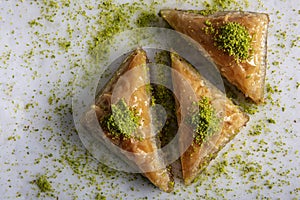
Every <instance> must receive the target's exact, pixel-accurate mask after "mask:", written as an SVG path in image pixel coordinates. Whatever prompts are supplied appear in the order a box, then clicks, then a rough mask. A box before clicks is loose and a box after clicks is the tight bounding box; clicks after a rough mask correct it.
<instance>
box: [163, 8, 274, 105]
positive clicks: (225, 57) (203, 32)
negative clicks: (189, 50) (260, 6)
mask: <svg viewBox="0 0 300 200" xmlns="http://www.w3.org/2000/svg"><path fill="white" fill-rule="evenodd" d="M203 14H205V12H203V11H182V10H173V9H166V10H162V11H161V16H162V17H163V18H164V19H165V20H166V21H167V22H168V23H169V24H170V26H171V27H172V28H174V29H175V30H176V31H179V32H181V33H183V34H186V35H188V36H190V37H191V38H192V39H194V40H195V41H196V42H198V43H199V44H200V45H201V46H202V47H203V48H204V49H205V50H206V51H207V52H208V54H209V55H210V57H211V58H212V60H213V61H214V62H215V64H216V66H217V67H218V69H219V70H220V72H221V74H222V76H224V77H225V78H226V79H227V80H228V81H229V82H230V83H231V84H233V85H235V86H236V87H237V88H238V89H239V90H241V91H242V92H243V93H244V94H245V96H246V97H250V98H251V99H252V100H253V101H254V102H256V103H261V102H263V101H264V84H265V74H266V65H267V64H266V57H267V29H268V23H269V17H268V15H267V14H263V13H253V12H240V11H233V12H217V13H214V14H209V15H203Z"/></svg>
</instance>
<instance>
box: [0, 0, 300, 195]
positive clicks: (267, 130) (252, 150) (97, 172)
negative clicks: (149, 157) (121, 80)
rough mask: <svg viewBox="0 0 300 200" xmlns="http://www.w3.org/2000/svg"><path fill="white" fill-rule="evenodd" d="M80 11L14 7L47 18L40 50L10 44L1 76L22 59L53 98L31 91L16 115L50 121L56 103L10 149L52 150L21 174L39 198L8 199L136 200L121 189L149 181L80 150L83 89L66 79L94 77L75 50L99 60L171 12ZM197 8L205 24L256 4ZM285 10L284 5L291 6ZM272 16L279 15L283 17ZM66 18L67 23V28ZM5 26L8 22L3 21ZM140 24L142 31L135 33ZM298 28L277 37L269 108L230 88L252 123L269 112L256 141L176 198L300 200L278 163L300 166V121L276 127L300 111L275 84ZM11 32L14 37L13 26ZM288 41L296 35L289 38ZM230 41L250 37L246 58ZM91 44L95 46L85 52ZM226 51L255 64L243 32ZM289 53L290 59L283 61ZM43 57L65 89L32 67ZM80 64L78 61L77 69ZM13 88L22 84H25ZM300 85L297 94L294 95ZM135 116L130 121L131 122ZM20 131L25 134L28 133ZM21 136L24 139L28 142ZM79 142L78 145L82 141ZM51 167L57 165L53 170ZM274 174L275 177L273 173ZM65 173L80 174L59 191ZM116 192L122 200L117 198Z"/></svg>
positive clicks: (251, 131) (36, 28) (78, 7)
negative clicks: (274, 198) (77, 113)
mask: <svg viewBox="0 0 300 200" xmlns="http://www.w3.org/2000/svg"><path fill="white" fill-rule="evenodd" d="M74 2H75V1H74ZM74 2H73V1H72V2H71V1H70V0H60V1H52V0H50V1H46V0H43V1H30V2H26V1H23V0H20V1H14V2H11V5H13V6H14V7H15V9H20V8H23V6H22V4H23V3H27V4H29V6H34V7H38V8H39V10H40V13H39V16H37V17H35V18H34V19H30V20H29V21H28V26H29V27H30V28H31V30H30V32H29V34H30V35H32V43H28V44H26V47H28V48H26V50H25V51H24V54H23V55H16V54H14V53H13V51H12V50H11V49H10V46H8V45H7V44H3V45H4V49H5V51H4V52H3V53H2V54H1V57H0V61H1V65H0V69H1V70H2V69H9V68H8V64H9V60H11V59H12V58H13V57H15V56H19V57H20V59H21V60H23V64H22V65H21V66H20V67H21V68H24V69H26V71H27V73H28V74H32V75H31V78H32V80H33V81H38V80H41V79H42V78H43V79H45V78H48V80H49V81H48V82H47V85H48V87H50V89H49V92H46V91H43V90H40V89H39V88H33V89H32V90H33V91H32V92H31V91H29V90H30V89H29V88H30V87H28V91H25V93H24V95H29V94H33V95H32V100H31V101H30V102H28V103H26V104H25V105H23V104H19V103H18V102H17V101H16V100H12V102H11V103H12V104H13V105H14V106H15V107H14V108H13V110H14V112H15V113H16V114H18V113H19V111H20V110H22V109H23V110H24V112H25V113H26V112H29V111H30V112H33V113H36V112H37V111H39V112H43V110H41V108H40V107H42V106H41V105H40V104H39V101H38V100H37V99H38V98H37V97H41V98H44V99H46V100H45V102H48V103H49V108H47V109H46V110H45V111H44V114H39V115H37V114H35V115H33V116H32V117H31V119H24V123H25V122H28V123H25V124H24V125H22V126H23V127H22V128H18V129H15V130H14V131H13V132H12V134H11V135H10V136H8V142H18V141H19V140H21V139H23V138H28V137H29V136H30V135H35V138H39V139H38V140H37V142H40V143H41V144H42V145H43V144H44V152H40V153H39V154H37V155H36V156H35V159H34V160H27V162H26V163H28V162H30V161H32V163H31V164H30V163H29V164H24V165H23V169H24V170H23V171H20V172H19V178H20V179H21V180H22V179H23V180H24V181H25V180H28V179H31V181H29V182H30V183H31V184H32V191H28V192H27V193H20V192H16V193H15V194H13V193H11V192H9V191H10V189H7V190H6V191H7V192H6V194H7V195H9V196H6V197H9V198H13V199H14V198H18V197H24V196H25V198H26V196H28V198H30V197H31V198H32V196H31V193H33V192H34V191H35V190H37V189H38V190H39V191H38V192H37V195H38V197H41V198H45V197H47V196H51V197H53V198H58V195H59V194H61V193H64V195H67V196H68V197H69V198H71V199H77V198H80V199H87V198H88V199H106V197H108V198H109V199H111V198H114V199H122V198H134V197H133V196H130V194H128V190H127V189H125V190H123V189H121V188H122V187H124V186H122V185H123V184H124V185H128V184H129V185H134V183H135V181H136V180H137V179H140V176H138V175H135V174H125V173H121V172H117V171H114V170H111V169H110V168H108V167H106V166H104V165H102V164H101V163H97V162H95V160H94V159H93V158H92V156H91V155H90V154H89V153H88V152H87V151H86V150H85V148H84V147H82V146H80V145H79V144H75V143H74V138H77V136H76V131H75V130H74V128H73V129H72V128H71V129H70V128H69V127H72V120H70V121H69V120H67V119H66V116H71V103H70V100H71V97H72V85H73V81H74V79H72V78H71V79H70V80H69V81H68V82H64V81H63V79H61V78H62V77H64V76H66V75H69V76H74V73H75V72H76V71H77V69H79V68H82V69H84V68H86V69H88V70H86V71H90V70H91V69H89V67H90V66H89V65H88V62H86V60H84V59H83V58H81V57H80V55H79V54H78V50H76V51H74V50H73V49H74V48H75V47H76V48H75V49H78V48H79V49H80V48H82V51H80V52H81V53H82V52H85V49H89V52H90V53H91V52H93V50H94V49H96V47H97V45H99V44H101V43H102V42H103V41H105V40H107V39H109V38H110V37H111V36H113V35H114V34H116V33H118V32H121V31H123V30H126V29H130V28H132V27H135V26H138V27H143V26H149V25H152V24H155V23H156V22H157V19H158V18H156V17H155V16H157V15H156V13H157V12H158V9H159V7H160V6H161V3H162V2H159V1H152V3H151V4H150V5H149V4H147V3H144V2H143V1H137V2H135V3H125V4H115V3H113V2H112V1H110V0H105V1H99V2H98V3H95V4H92V3H91V2H89V1H84V3H80V4H79V3H76V2H75V3H74ZM196 2H198V1H189V0H186V1H185V3H186V4H188V5H192V6H195V7H197V8H200V9H203V8H205V11H201V14H210V13H213V12H216V11H219V10H241V9H243V8H247V7H248V6H249V2H248V1H247V0H244V1H236V0H212V1H211V2H208V1H201V2H198V3H196ZM282 3H283V4H284V2H282ZM262 7H263V5H262V4H261V2H260V1H258V6H257V8H258V9H261V8H262ZM1 11H3V10H1ZM4 11H5V12H7V13H8V14H9V15H15V14H16V13H18V15H19V17H20V18H21V19H22V13H23V12H21V11H20V12H14V9H9V10H4ZM267 12H273V10H269V11H267ZM290 12H294V14H295V15H297V14H298V15H299V10H295V9H292V10H290ZM134 15H138V16H137V18H136V19H135V18H134V17H133V16H134ZM61 16H63V18H62V17H61ZM272 18H273V20H274V21H272V23H280V21H281V20H282V19H284V18H285V15H284V14H283V13H280V11H277V12H276V13H275V14H274V15H273V17H272ZM0 20H2V16H1V14H0ZM61 20H63V21H61ZM78 21H81V22H83V23H85V24H87V26H86V30H80V29H78V27H77V23H78ZM132 21H133V22H134V23H131V22H132ZM58 23H63V24H65V27H64V28H62V29H60V30H59V32H65V34H59V33H58V32H47V30H48V29H47V26H49V25H50V26H52V25H53V26H55V24H58ZM74 24H75V25H74ZM10 25H11V26H12V25H14V22H11V23H10ZM297 26H298V24H297V23H296V21H295V23H292V24H290V23H288V24H285V27H284V24H282V27H283V29H282V30H281V29H279V30H277V31H275V32H276V33H274V35H271V36H272V37H274V39H275V41H277V45H275V47H274V46H272V45H271V46H270V50H269V56H270V59H272V60H274V61H273V62H272V63H271V65H269V66H268V71H270V74H269V75H270V76H269V77H267V82H268V83H267V105H264V106H255V105H253V104H252V103H251V102H249V101H248V100H247V99H244V97H243V95H242V94H241V93H240V92H238V91H236V90H235V88H230V90H229V92H228V95H229V97H231V98H233V99H234V100H236V102H239V104H240V105H241V106H242V108H243V109H244V110H245V111H246V112H248V113H249V114H250V115H252V114H255V113H257V112H258V111H259V110H260V111H259V113H261V114H262V115H263V116H264V117H262V118H259V117H257V118H254V119H251V121H250V122H249V123H248V126H247V127H246V128H245V130H244V131H248V135H247V136H245V137H247V138H246V139H245V137H243V136H241V137H242V139H238V141H236V142H235V143H231V144H229V145H228V147H229V148H228V149H227V150H226V152H222V153H221V154H222V155H220V156H219V157H217V158H216V159H215V160H214V161H213V162H212V163H211V164H210V166H209V167H208V168H206V169H205V170H204V172H203V173H202V174H201V175H200V176H199V177H198V181H196V183H195V184H194V185H193V187H194V189H191V192H187V190H190V188H189V189H186V188H185V187H184V186H181V185H180V184H176V189H175V191H174V192H173V195H174V198H175V197H178V198H180V197H182V196H186V195H189V194H191V193H193V196H194V197H197V198H206V199H207V198H209V199H214V198H225V196H227V194H229V195H231V194H232V195H233V196H234V197H236V198H237V196H235V194H234V191H235V190H236V188H241V187H240V186H243V187H242V188H244V189H243V191H244V193H245V194H248V195H251V194H252V196H253V195H254V196H256V198H258V199H262V198H266V199H268V197H267V196H265V195H267V194H266V193H265V192H266V189H268V190H270V193H272V194H275V195H276V194H280V193H282V192H284V191H283V189H282V188H283V187H286V186H288V188H289V190H290V191H288V193H286V195H290V198H294V199H298V198H299V193H300V188H299V185H298V186H297V185H294V186H293V185H292V184H293V183H291V182H290V181H289V180H291V177H298V178H299V176H300V175H299V174H296V173H295V171H294V170H295V169H296V168H286V167H285V164H284V162H285V161H280V160H277V158H279V157H284V156H287V155H289V156H291V155H292V156H296V158H297V159H299V152H298V151H295V152H294V153H293V148H292V147H290V146H289V145H287V143H286V142H285V141H287V139H286V137H292V138H294V139H296V138H297V135H296V134H295V132H294V130H293V126H294V123H296V120H294V121H286V124H285V125H284V126H283V127H282V130H281V129H275V130H276V131H275V132H272V131H271V130H272V128H273V127H274V125H276V121H277V119H279V118H280V116H279V115H280V114H279V113H280V112H277V110H278V109H279V110H280V111H281V112H286V111H287V110H289V109H290V107H291V108H293V107H295V105H289V106H287V105H285V104H284V103H283V102H281V96H288V95H287V93H286V92H285V91H282V90H280V89H278V86H277V85H279V84H281V81H280V80H279V82H278V80H277V81H276V82H275V79H273V78H272V77H275V76H277V77H282V76H284V72H285V71H286V70H285V68H284V70H281V65H283V63H284V62H285V59H286V58H287V57H288V56H289V54H290V51H289V50H287V49H288V48H285V47H287V46H286V45H290V48H299V47H300V45H299V38H300V37H299V35H295V34H293V30H296V29H298V27H297ZM7 27H8V28H9V26H7ZM1 28H2V27H1ZM40 30H44V31H46V32H44V31H40ZM17 31H18V29H14V30H11V32H10V34H11V35H12V37H14V34H15V32H17ZM78 31H79V32H84V33H88V34H83V38H82V40H81V41H75V40H74V39H75V37H76V36H75V32H78ZM287 31H289V33H288V32H287ZM223 34H230V35H231V37H234V36H235V35H237V34H238V35H240V34H241V35H242V36H243V37H241V38H239V40H240V42H241V43H242V44H243V45H242V51H240V50H236V49H239V48H240V47H236V46H235V44H233V43H232V41H231V40H230V39H229V40H227V39H226V40H224V38H223ZM288 34H291V36H292V38H295V39H293V40H292V41H287V35H288ZM14 38H15V41H16V45H20V44H21V43H20V41H19V40H18V38H17V37H14ZM81 43H82V44H86V45H82V46H80V44H81ZM216 43H217V45H218V46H219V47H220V48H221V49H223V50H224V51H225V52H227V53H229V54H230V55H234V56H237V57H238V58H242V59H243V58H246V57H247V56H248V55H247V53H246V52H248V51H247V50H249V48H250V47H249V46H248V43H249V37H248V34H247V32H246V31H245V30H244V28H243V27H241V26H240V25H238V24H236V23H232V24H226V25H224V27H222V29H221V32H220V34H218V35H217V37H216ZM56 46H57V47H59V51H57V50H52V48H50V47H56ZM273 47H274V48H273ZM281 48H282V51H279V50H278V49H281ZM282 53H283V54H284V56H282ZM36 55H39V56H40V57H42V58H43V59H52V60H53V65H52V66H50V69H51V70H54V71H55V72H57V71H62V74H61V75H59V76H58V79H56V80H55V81H51V79H49V77H48V76H50V74H46V77H44V76H43V75H42V74H40V73H39V71H38V69H37V68H35V66H34V65H32V64H33V63H34V61H35V58H34V56H36ZM60 59H64V60H66V62H68V63H69V64H68V65H65V66H61V65H60V64H59V63H60V62H59V60H60ZM74 59H75V60H76V61H75V62H74ZM291 59H297V61H299V60H300V58H295V57H293V58H291ZM40 67H42V66H39V67H38V68H40ZM295 67H297V66H295ZM283 71H284V72H283ZM55 74H57V73H55ZM16 76H17V74H16ZM24 76H25V75H24ZM26 76H27V74H26ZM11 78H12V80H14V78H15V75H13V76H12V77H11ZM281 80H283V79H281ZM294 83H295V86H293V84H294ZM1 85H2V86H4V95H6V96H10V95H12V92H13V91H14V87H13V85H10V84H6V85H4V84H2V83H1ZM275 85H276V87H275ZM40 87H43V85H40ZM291 87H295V88H297V89H298V88H299V81H297V80H294V78H293V77H290V78H289V81H288V85H287V86H283V87H282V88H287V91H289V90H290V89H289V88H291ZM62 88H66V90H63V89H62ZM62 90H63V91H62ZM61 92H62V93H61ZM202 103H203V102H202ZM202 103H200V104H201V105H200V107H201V106H207V104H205V103H204V105H202ZM113 109H114V110H115V111H117V112H116V116H117V115H119V114H120V112H119V111H121V110H122V109H123V110H125V113H127V114H128V115H126V116H125V118H122V117H124V116H123V115H122V117H121V118H122V119H124V121H123V122H128V123H130V124H131V125H132V126H129V127H130V128H128V129H127V128H124V126H120V127H117V128H116V127H115V126H114V125H113V124H110V127H112V128H113V129H114V130H117V132H118V133H119V132H124V133H126V134H129V133H130V132H131V131H132V130H133V129H134V128H135V127H136V121H135V120H130V119H132V117H133V115H132V113H131V111H129V110H128V109H127V108H126V106H125V104H123V103H122V102H121V103H120V104H118V105H115V107H113ZM207 110H210V109H206V111H207ZM269 110H273V111H275V110H276V113H278V114H279V115H274V116H269V115H268V111H269ZM207 115H208V116H211V115H210V112H209V113H204V116H205V117H207ZM128 116H130V117H129V118H127V117H128ZM205 117H202V114H201V113H200V114H199V115H196V116H195V118H194V123H195V122H196V121H199V118H204V119H205ZM111 118H114V116H111ZM133 118H134V117H133ZM35 119H43V120H44V121H46V122H47V123H45V124H44V126H42V127H40V126H38V125H35V124H34V123H33V121H34V120H35ZM108 123H110V122H108ZM17 125H18V126H20V125H19V124H17ZM66 127H68V128H66ZM0 128H1V127H0ZM20 129H21V130H20ZM3 131H4V130H1V133H2V132H3ZM20 131H21V132H20ZM198 132H202V130H199V131H198ZM282 132H284V133H286V135H287V136H286V137H285V136H283V135H282V134H281V133H282ZM21 133H22V135H20V134H21ZM28 133H30V134H28ZM268 135H270V136H271V138H272V139H270V137H268ZM196 138H197V136H196ZM199 138H200V140H204V139H205V137H204V138H203V137H202V135H201V134H200V136H199ZM243 138H244V139H243ZM264 138H266V139H264ZM75 140H78V138H77V139H75ZM52 144H53V145H52ZM274 147H275V148H274ZM22 152H25V154H26V155H24V156H23V158H24V159H27V156H28V155H30V154H31V147H30V146H25V150H24V151H22ZM236 152H238V154H236ZM11 154H12V155H14V154H16V151H15V150H13V151H12V152H11ZM252 157H255V158H261V159H263V160H264V162H263V163H262V162H257V161H255V159H252ZM289 162H292V159H290V161H289ZM43 163H54V164H51V165H49V164H46V165H43ZM274 163H276V164H277V165H276V168H275V167H274V165H273V164H274ZM16 165H17V164H16V163H14V162H12V161H7V162H4V163H2V164H1V170H5V169H6V170H7V173H11V168H13V167H14V166H16ZM32 165H34V166H35V167H37V168H39V169H40V171H42V173H44V175H40V174H39V175H37V174H32V173H33V172H31V169H32ZM265 165H266V166H267V167H268V169H266V168H264V166H265ZM65 168H70V169H71V170H72V172H73V173H71V174H69V175H68V178H64V180H61V179H59V181H57V178H58V177H60V176H62V175H63V174H64V173H65V170H64V169H65ZM237 177H238V181H237V182H236V181H235V180H236V179H237ZM221 178H226V184H224V185H222V187H220V181H221ZM69 179H70V180H69ZM71 179H74V180H77V181H75V182H74V181H71ZM118 179H120V180H123V179H124V180H126V181H125V183H116V181H115V180H118ZM0 180H1V185H0V187H6V185H4V186H3V183H8V184H10V183H11V184H10V186H9V188H14V186H13V185H12V182H13V180H11V179H10V178H9V177H0ZM29 182H28V183H29ZM142 182H143V183H142V184H140V185H139V187H138V188H135V187H133V186H132V187H130V189H131V190H132V191H137V192H138V191H139V190H140V189H139V188H141V187H146V188H149V187H151V185H150V184H149V183H148V182H147V181H144V180H142ZM232 186H233V187H232ZM275 188H277V189H275ZM84 190H87V191H89V192H87V193H85V194H79V193H77V192H78V191H84ZM110 191H114V192H113V193H111V192H110ZM153 191H155V193H157V192H158V191H157V190H156V189H153ZM203 191H204V192H203ZM205 191H210V192H205ZM285 192H286V191H285ZM6 194H5V195H6ZM79 195H80V197H79ZM149 195H150V194H149ZM162 195H164V193H157V194H156V195H155V196H156V197H158V198H159V197H160V196H162ZM140 199H147V197H144V198H143V196H140Z"/></svg>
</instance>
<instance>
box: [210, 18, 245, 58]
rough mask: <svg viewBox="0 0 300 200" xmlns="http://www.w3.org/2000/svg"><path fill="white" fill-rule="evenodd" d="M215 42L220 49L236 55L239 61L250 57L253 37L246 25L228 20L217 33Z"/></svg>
mask: <svg viewBox="0 0 300 200" xmlns="http://www.w3.org/2000/svg"><path fill="white" fill-rule="evenodd" d="M215 42H216V45H217V46H218V48H219V49H222V50H223V51H224V52H226V53H228V54H229V55H230V56H234V57H235V58H236V59H237V60H238V61H243V60H245V59H247V58H248V57H249V51H250V48H251V37H250V34H249V32H248V30H247V29H246V27H244V26H242V25H241V24H239V23H236V22H228V23H226V24H225V25H222V26H221V27H220V28H219V29H218V31H217V33H216V35H215Z"/></svg>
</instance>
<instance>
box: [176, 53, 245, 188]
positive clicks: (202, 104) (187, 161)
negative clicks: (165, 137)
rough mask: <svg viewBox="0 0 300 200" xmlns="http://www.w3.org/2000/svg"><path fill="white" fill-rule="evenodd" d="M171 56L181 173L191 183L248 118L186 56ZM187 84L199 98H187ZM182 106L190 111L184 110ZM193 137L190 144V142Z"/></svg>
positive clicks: (188, 95)
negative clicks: (191, 99) (186, 59)
mask: <svg viewBox="0 0 300 200" xmlns="http://www.w3.org/2000/svg"><path fill="white" fill-rule="evenodd" d="M171 60H172V68H173V70H174V72H173V73H172V80H173V87H174V94H175V96H176V98H177V103H176V110H177V111H176V114H177V121H178V126H179V132H178V134H180V135H179V148H180V151H181V153H182V155H181V165H182V173H183V179H184V183H185V184H186V185H189V184H191V183H192V181H193V180H194V179H195V178H196V177H197V176H198V175H199V173H200V172H201V171H202V170H203V169H204V168H205V167H207V165H208V164H209V162H210V160H211V159H213V158H214V157H215V156H216V155H217V153H218V152H219V151H220V150H221V149H222V148H223V147H224V146H225V144H227V143H228V142H229V141H230V140H231V139H232V138H233V137H234V136H235V135H236V134H237V132H238V131H239V130H240V128H241V127H243V126H244V125H245V124H246V123H247V121H248V119H249V118H248V116H247V115H245V114H244V113H243V112H242V111H241V110H240V109H239V108H238V107H237V106H236V105H234V104H233V103H232V101H231V100H230V99H228V98H227V97H226V96H225V94H223V93H222V92H221V91H220V90H219V89H217V88H216V87H215V86H213V85H212V84H211V83H210V82H208V81H207V80H206V79H205V78H203V77H202V76H201V74H200V73H199V72H198V71H197V70H196V69H195V68H194V67H193V66H191V65H190V64H189V63H188V62H187V61H185V60H184V59H183V58H180V57H179V56H178V55H177V54H175V53H172V54H171ZM184 82H186V84H184ZM187 86H189V87H190V88H191V89H192V91H193V92H194V96H195V101H196V102H192V103H187V102H188V101H186V100H185V99H189V98H191V96H192V95H191V94H190V93H189V90H188V88H187ZM195 106H196V108H197V109H198V110H196V112H195V111H194V110H195V109H194V108H195ZM182 109H188V111H186V112H185V113H183V112H182ZM191 137H192V141H191V144H187V142H188V141H190V138H191ZM187 145H189V146H187Z"/></svg>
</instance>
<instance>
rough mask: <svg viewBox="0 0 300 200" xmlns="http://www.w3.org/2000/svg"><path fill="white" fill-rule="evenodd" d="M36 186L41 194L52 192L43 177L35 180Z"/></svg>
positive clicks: (48, 183) (45, 178)
mask: <svg viewBox="0 0 300 200" xmlns="http://www.w3.org/2000/svg"><path fill="white" fill-rule="evenodd" d="M36 184H37V186H38V187H39V189H40V190H41V191H42V192H49V191H51V190H52V186H51V184H50V182H49V181H48V179H47V177H46V176H45V175H42V176H40V177H39V178H38V179H37V180H36Z"/></svg>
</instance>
